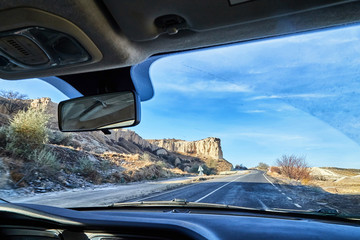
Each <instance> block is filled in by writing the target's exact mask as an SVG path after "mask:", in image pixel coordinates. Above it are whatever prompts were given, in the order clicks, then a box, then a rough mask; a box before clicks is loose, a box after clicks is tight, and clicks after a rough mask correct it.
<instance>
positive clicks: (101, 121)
mask: <svg viewBox="0 0 360 240" xmlns="http://www.w3.org/2000/svg"><path fill="white" fill-rule="evenodd" d="M58 119H59V129H60V131H62V132H80V131H95V130H105V129H113V128H123V127H130V126H135V125H137V124H139V122H140V98H139V96H138V95H137V93H136V92H133V91H123V92H115V93H106V94H101V95H94V96H85V97H80V98H74V99H69V100H66V101H63V102H60V103H59V106H58Z"/></svg>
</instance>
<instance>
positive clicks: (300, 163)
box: [277, 155, 310, 180]
mask: <svg viewBox="0 0 360 240" xmlns="http://www.w3.org/2000/svg"><path fill="white" fill-rule="evenodd" d="M277 165H278V166H279V167H280V169H281V174H282V175H285V176H286V177H288V178H291V179H295V180H303V179H310V169H309V167H308V164H307V163H306V160H305V157H298V156H295V155H283V156H282V157H281V158H280V159H277Z"/></svg>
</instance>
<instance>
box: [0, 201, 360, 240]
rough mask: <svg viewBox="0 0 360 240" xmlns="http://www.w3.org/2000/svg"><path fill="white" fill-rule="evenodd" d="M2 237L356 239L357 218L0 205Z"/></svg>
mask: <svg viewBox="0 0 360 240" xmlns="http://www.w3.org/2000/svg"><path fill="white" fill-rule="evenodd" d="M0 212H1V214H0V224H1V225H0V239H10V240H25V239H30V240H53V239H61V240H73V239H81V240H82V239H84V240H85V239H91V240H120V239H360V227H359V226H360V225H358V223H356V222H351V221H348V222H342V221H339V220H338V221H334V220H333V219H331V218H329V219H327V218H326V217H317V218H306V217H304V216H298V215H284V214H280V215H278V214H272V213H265V212H261V213H254V212H247V211H244V212H239V211H233V210H227V211H224V210H209V209H176V208H171V207H166V208H156V209H155V208H127V209H123V208H121V209H114V208H101V209H87V210H84V209H83V210H81V211H80V210H71V209H62V208H56V207H48V206H41V205H28V204H0Z"/></svg>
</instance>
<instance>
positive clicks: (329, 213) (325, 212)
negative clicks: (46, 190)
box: [107, 199, 360, 223]
mask: <svg viewBox="0 0 360 240" xmlns="http://www.w3.org/2000/svg"><path fill="white" fill-rule="evenodd" d="M107 207H109V208H126V207H174V208H198V209H199V208H202V209H205V208H206V209H214V210H216V209H218V210H235V211H236V210H238V211H242V212H244V211H245V212H253V213H254V212H256V213H264V214H278V215H279V214H280V215H287V214H292V215H296V216H314V217H322V218H323V217H327V218H329V219H332V220H335V219H338V220H342V221H343V220H349V221H352V222H353V221H355V222H357V223H359V221H360V218H359V216H349V215H342V214H341V213H340V212H339V211H338V210H336V209H332V208H321V209H319V210H316V211H314V210H297V209H281V208H271V209H259V208H247V207H240V206H233V205H225V204H215V203H200V202H187V201H186V200H185V199H173V200H171V201H140V202H123V203H114V204H111V205H109V206H107Z"/></svg>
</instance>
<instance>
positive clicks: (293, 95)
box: [247, 93, 335, 101]
mask: <svg viewBox="0 0 360 240" xmlns="http://www.w3.org/2000/svg"><path fill="white" fill-rule="evenodd" d="M334 96H335V95H333V94H318V93H305V94H284V95H269V96H265V95H262V96H256V97H252V98H248V99H247V100H250V101H255V100H264V99H285V98H327V97H334Z"/></svg>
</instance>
